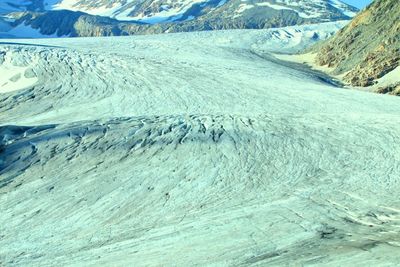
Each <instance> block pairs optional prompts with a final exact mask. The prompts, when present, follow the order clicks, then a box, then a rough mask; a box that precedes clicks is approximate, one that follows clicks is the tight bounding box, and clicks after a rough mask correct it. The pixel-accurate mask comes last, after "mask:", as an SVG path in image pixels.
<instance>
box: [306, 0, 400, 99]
mask: <svg viewBox="0 0 400 267" xmlns="http://www.w3.org/2000/svg"><path fill="white" fill-rule="evenodd" d="M314 51H317V52H318V54H317V57H316V63H317V64H318V65H321V66H324V65H326V66H328V67H332V68H334V71H333V74H336V75H339V74H342V75H344V80H345V81H346V82H348V83H349V84H351V85H353V86H363V87H366V86H375V87H376V88H375V90H376V91H378V92H381V93H392V94H400V77H398V78H397V81H396V79H394V80H393V79H392V80H393V81H392V82H391V84H388V85H387V86H383V87H381V86H379V83H378V80H379V79H382V78H383V77H384V76H385V75H387V74H389V73H391V72H392V76H393V71H397V70H398V69H397V70H396V68H398V67H399V65H400V1H398V0H375V1H374V2H373V3H372V4H371V5H369V6H368V7H367V8H366V9H364V10H363V11H362V12H361V13H360V14H359V15H357V16H356V17H355V18H354V19H353V21H352V22H351V23H350V24H348V25H347V26H346V27H345V28H343V29H342V30H341V31H339V32H338V34H337V35H336V36H334V37H333V38H331V39H329V40H327V41H326V42H324V43H322V44H320V45H318V46H316V47H315V48H314ZM399 76H400V75H399Z"/></svg>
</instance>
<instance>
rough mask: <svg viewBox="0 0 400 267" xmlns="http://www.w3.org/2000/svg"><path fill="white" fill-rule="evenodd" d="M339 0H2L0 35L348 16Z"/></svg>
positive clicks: (261, 24) (256, 24)
mask: <svg viewBox="0 0 400 267" xmlns="http://www.w3.org/2000/svg"><path fill="white" fill-rule="evenodd" d="M357 12H358V10H357V9H356V8H354V7H352V6H350V5H347V4H345V3H343V2H341V1H339V0H247V1H246V0H2V1H1V2H0V15H1V19H0V36H2V37H48V36H51V37H54V36H71V37H74V36H114V35H133V34H151V33H163V32H181V31H201V30H219V29H245V28H249V29H261V28H270V27H282V26H290V25H298V24H309V23H319V22H327V21H337V20H346V19H350V18H352V17H353V16H355V14H356V13H357Z"/></svg>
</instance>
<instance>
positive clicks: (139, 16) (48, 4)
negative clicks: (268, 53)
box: [44, 0, 357, 23]
mask: <svg viewBox="0 0 400 267" xmlns="http://www.w3.org/2000/svg"><path fill="white" fill-rule="evenodd" d="M44 2H45V3H44V7H45V8H46V9H49V10H54V9H56V10H58V9H67V10H73V11H82V12H85V13H88V14H91V15H100V16H107V17H111V18H115V19H118V20H138V21H143V22H148V23H160V22H166V21H181V20H187V19H195V18H197V17H198V16H201V15H204V14H207V13H210V12H219V11H221V10H225V9H229V10H230V11H231V12H232V14H233V15H234V16H241V14H242V13H244V12H245V11H247V12H249V11H248V10H252V9H257V8H259V7H269V8H272V9H275V10H290V11H294V12H296V13H297V14H298V15H299V16H300V17H303V18H318V17H320V18H321V17H329V15H330V14H331V13H337V14H342V15H343V16H348V17H352V16H354V15H355V12H356V11H357V10H356V9H355V8H352V7H351V6H349V5H346V4H344V3H342V2H340V1H338V0H328V1H326V0H253V1H247V0H241V1H237V0H149V1H143V0H115V1H104V0H103V1H94V0H58V1H57V0H56V1H54V0H50V1H46V0H45V1H44Z"/></svg>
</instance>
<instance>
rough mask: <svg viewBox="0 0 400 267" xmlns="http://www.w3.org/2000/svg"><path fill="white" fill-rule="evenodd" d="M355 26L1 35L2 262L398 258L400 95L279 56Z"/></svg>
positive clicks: (335, 262)
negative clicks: (13, 85) (349, 83)
mask: <svg viewBox="0 0 400 267" xmlns="http://www.w3.org/2000/svg"><path fill="white" fill-rule="evenodd" d="M341 26H343V24H338V23H328V24H321V25H308V26H296V27H288V28H282V29H271V30H260V31H254V30H242V31H218V32H196V33H179V34H165V35H153V36H136V37H118V38H100V39H99V38H80V39H42V40H19V41H18V42H16V41H15V40H6V41H4V42H1V45H0V49H1V50H0V62H1V64H2V66H3V67H4V68H5V67H8V68H9V71H10V72H11V71H14V69H12V68H10V67H9V66H14V67H15V68H16V69H15V71H18V72H19V73H20V77H21V78H22V77H30V79H33V78H34V79H35V80H32V81H34V82H33V83H32V84H27V85H26V87H23V88H18V89H19V90H14V91H10V90H8V87H7V90H6V89H4V88H5V87H1V86H2V85H1V84H0V90H1V91H0V92H1V93H0V125H1V126H0V203H1V204H0V262H1V264H2V265H5V266H55V265H56V266H77V265H79V266H98V265H103V266H127V265H134V266H266V265H268V266H282V265H293V266H297V265H309V266H350V265H372V266H379V265H386V266H394V265H396V264H397V263H398V262H399V261H400V256H399V255H400V254H399V253H398V252H399V250H400V238H399V235H398V229H399V227H400V201H399V198H398V192H399V190H400V179H399V177H400V164H399V162H400V144H399V142H398V140H399V138H400V116H399V114H400V113H399V111H400V102H399V101H398V98H396V97H390V96H387V95H376V94H370V93H366V92H360V91H355V90H346V89H343V88H341V87H340V85H338V84H337V83H336V82H335V81H331V80H329V79H328V78H327V77H326V76H324V75H323V74H321V73H319V72H316V71H313V70H310V69H305V68H304V67H303V66H300V65H297V64H291V63H287V62H282V61H279V60H277V59H276V58H274V57H273V56H272V55H271V53H272V52H273V53H277V52H279V51H280V52H281V53H291V52H294V51H297V49H300V48H302V47H303V46H304V45H306V44H310V43H312V42H315V36H316V35H318V36H320V37H321V38H322V37H328V36H330V35H331V34H332V31H334V29H336V30H337V29H339V28H340V27H341ZM26 79H28V78H26ZM14 80H15V81H17V80H18V79H17V78H15V79H14ZM11 82H12V81H11ZM7 86H8V85H7Z"/></svg>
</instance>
